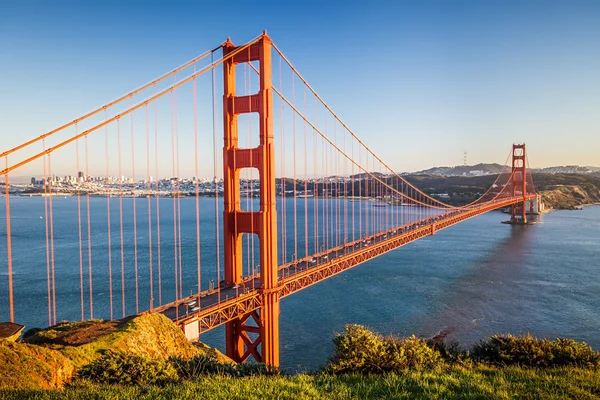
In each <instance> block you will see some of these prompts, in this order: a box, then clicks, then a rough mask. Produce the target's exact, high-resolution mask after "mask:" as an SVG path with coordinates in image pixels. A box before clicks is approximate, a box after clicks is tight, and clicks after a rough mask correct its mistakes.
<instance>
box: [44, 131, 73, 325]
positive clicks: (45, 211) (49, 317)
mask: <svg viewBox="0 0 600 400" xmlns="http://www.w3.org/2000/svg"><path fill="white" fill-rule="evenodd" d="M42 148H43V149H44V150H46V140H45V139H42ZM42 160H43V161H44V179H43V181H42V183H43V185H44V222H45V225H46V276H47V280H48V282H47V283H48V326H51V325H52V289H51V285H50V231H49V224H48V196H47V194H48V190H47V186H48V175H47V165H46V157H44V158H43V159H42ZM80 236H81V234H80ZM80 247H81V244H80Z"/></svg>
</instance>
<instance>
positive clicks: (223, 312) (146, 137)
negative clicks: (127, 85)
mask: <svg viewBox="0 0 600 400" xmlns="http://www.w3.org/2000/svg"><path fill="white" fill-rule="evenodd" d="M218 75H220V76H222V80H221V79H220V78H218ZM220 92H222V93H223V95H222V97H221V96H220V95H217V93H220ZM221 115H222V122H218V120H219V119H220V118H221V117H220V116H221ZM221 133H222V140H221V137H220V134H221ZM169 147H170V148H169ZM221 151H222V153H221ZM401 152H402V151H401V150H400V149H399V154H401ZM169 153H170V154H169ZM1 157H2V158H4V159H5V166H4V169H3V170H2V172H1V173H0V175H2V176H4V185H5V204H4V205H5V212H6V224H5V227H4V229H5V232H4V233H5V235H6V254H5V257H3V259H5V260H6V267H5V268H6V271H7V283H8V291H7V293H6V296H4V297H5V298H3V299H2V304H3V307H5V305H6V307H7V308H8V310H9V316H10V320H11V321H12V322H14V321H15V318H17V319H18V318H19V315H16V316H15V297H16V298H17V299H18V298H20V297H23V296H41V293H28V290H29V288H28V287H21V286H15V285H14V284H13V273H14V272H15V271H18V270H19V269H25V268H26V266H27V265H28V264H29V263H30V262H31V257H33V255H28V252H27V251H24V252H23V251H21V253H19V252H15V251H13V248H17V247H16V246H15V245H16V242H17V241H19V240H22V238H23V235H21V234H20V232H19V229H21V225H19V226H17V225H16V224H15V223H14V221H13V222H11V221H12V219H11V217H12V218H13V219H14V216H13V213H11V195H10V190H11V184H10V183H11V175H12V176H14V174H15V171H17V170H18V171H23V170H29V171H32V170H34V169H36V168H37V170H43V174H44V179H43V189H42V193H41V194H42V198H43V204H42V203H40V214H42V215H43V217H42V218H41V220H42V225H41V228H42V229H41V232H39V235H40V236H39V237H40V242H41V243H43V246H44V255H45V260H44V263H45V267H46V268H45V271H38V273H37V275H38V276H40V275H42V274H43V275H44V278H45V281H46V285H45V286H46V287H45V289H46V293H45V295H46V296H45V297H46V303H47V311H48V325H54V324H56V323H57V321H58V319H57V316H60V315H61V293H60V285H58V286H59V288H58V290H57V282H60V280H61V279H62V278H61V273H64V274H67V272H65V271H68V274H73V273H76V274H78V278H79V280H78V283H79V285H78V288H77V289H78V295H79V296H78V297H79V299H78V300H79V308H80V317H81V319H82V320H84V319H94V318H95V317H97V316H98V314H99V313H98V312H96V313H95V312H94V306H95V305H96V309H98V308H102V309H106V310H107V312H106V314H107V315H106V317H109V318H110V319H113V318H116V317H118V316H119V315H120V316H121V317H125V316H127V315H128V314H139V313H142V312H146V313H162V314H164V315H165V316H167V317H169V318H170V319H172V320H173V321H174V322H175V323H176V324H177V325H178V326H180V327H181V329H182V330H183V331H184V333H185V334H186V336H187V337H188V338H189V339H190V340H198V339H199V337H200V335H201V334H202V333H204V332H206V331H208V330H211V329H213V328H215V327H217V326H221V325H225V345H226V353H227V355H228V356H229V357H231V358H232V359H234V360H235V361H245V360H247V359H249V358H250V357H252V358H254V359H255V360H256V361H259V362H266V363H268V364H272V365H278V364H279V304H280V301H281V300H282V299H283V298H284V297H286V296H289V295H291V294H294V293H296V292H297V291H299V290H302V289H304V288H306V287H308V286H311V285H313V284H315V283H318V282H321V281H323V280H325V279H327V278H329V277H332V276H334V275H336V274H338V273H341V272H343V271H345V270H347V269H350V268H352V267H354V266H357V265H359V264H361V263H363V262H366V261H368V260H370V259H372V258H374V257H377V256H379V255H381V254H384V253H386V252H388V251H391V250H394V249H396V248H398V247H401V246H403V245H406V244H408V243H411V242H413V241H416V240H419V239H421V238H424V237H426V236H429V235H433V234H435V233H436V231H439V230H441V229H444V228H447V227H449V226H452V225H454V224H457V223H459V222H462V221H465V220H467V219H469V218H472V217H475V216H478V215H480V214H483V213H486V212H488V211H492V210H496V209H499V208H506V207H510V208H511V210H512V213H511V222H512V223H518V224H524V223H526V222H527V214H528V212H534V213H535V212H537V209H536V207H537V202H538V197H537V194H536V193H535V187H534V186H533V181H532V179H531V174H530V173H529V170H528V167H527V158H526V148H525V145H524V144H517V145H513V146H512V148H511V151H510V154H509V155H508V158H507V162H505V164H504V169H503V170H502V172H501V173H500V174H498V176H497V178H496V180H495V182H494V183H493V185H492V186H491V187H490V188H489V190H487V191H486V192H485V193H483V194H482V195H481V196H479V197H478V198H477V199H475V200H474V201H473V202H471V203H469V204H466V205H461V206H456V205H450V204H446V203H444V202H442V201H440V200H439V199H436V198H434V197H432V196H430V195H428V194H426V193H425V192H423V191H421V190H419V189H418V188H417V187H416V186H414V185H413V184H411V183H410V182H408V181H407V180H406V179H405V178H404V177H403V176H401V175H399V174H398V173H396V172H395V171H394V170H393V169H392V168H391V167H390V166H389V165H388V164H386V163H385V162H384V161H383V160H382V159H380V158H379V157H378V156H377V155H376V154H375V153H374V152H373V151H372V150H371V149H370V148H369V147H368V146H367V145H366V144H365V143H364V142H363V141H361V140H360V139H359V137H358V136H357V135H356V134H355V133H354V132H353V131H352V130H351V129H350V128H349V127H348V126H347V125H346V124H345V123H344V122H343V121H342V119H341V118H340V117H339V116H338V115H337V114H336V113H334V112H333V110H332V109H331V108H330V107H329V105H328V104H327V103H325V101H324V100H323V99H322V98H321V97H320V96H319V95H318V94H317V92H316V91H315V90H314V89H313V87H312V86H310V85H309V84H308V82H307V81H306V79H305V78H304V77H303V76H302V75H301V74H300V73H299V72H298V70H297V69H296V68H295V66H294V65H293V64H292V63H291V62H290V60H289V59H288V58H287V57H286V56H285V55H284V53H283V52H282V51H281V50H280V49H279V48H278V47H277V46H276V45H275V44H274V43H273V42H272V40H271V39H270V38H269V37H268V36H267V34H266V32H265V33H263V34H262V35H260V36H259V37H257V38H255V39H253V40H251V41H250V42H248V43H246V44H244V45H241V46H235V45H234V44H233V43H232V42H231V41H230V40H229V39H228V40H227V41H226V42H225V43H223V44H222V45H220V46H218V47H216V48H215V49H212V50H210V51H207V52H205V53H203V54H201V55H200V56H198V57H195V58H194V59H192V60H190V61H189V62H187V63H184V64H183V65H181V66H179V67H177V68H175V69H173V70H172V71H170V72H168V73H166V74H164V75H162V76H161V77H159V78H157V79H155V80H153V81H151V82H149V83H147V84H145V85H143V86H141V87H139V88H138V89H136V90H134V91H132V92H129V93H127V94H125V95H123V96H121V97H119V98H117V99H116V100H114V101H111V102H109V103H107V104H105V105H103V106H101V107H99V108H97V109H95V110H93V111H91V112H89V113H87V114H85V115H83V116H81V117H79V118H77V119H75V120H73V121H71V122H69V123H67V124H65V125H62V126H61V127H59V128H57V129H54V130H52V131H49V132H47V133H45V134H43V135H41V136H39V137H36V138H35V139H32V140H29V141H27V142H25V143H23V144H20V145H18V146H16V147H14V148H12V149H9V150H7V151H4V152H3V153H2V154H1ZM181 164H184V168H193V170H194V173H195V178H194V179H193V181H192V186H191V189H190V190H188V191H187V192H186V191H185V190H183V184H182V180H181V179H180V176H181V175H180V171H181ZM211 169H212V171H211V172H212V175H213V178H211V180H210V181H209V182H208V184H207V183H206V182H205V183H201V182H200V180H199V179H198V177H199V176H200V174H201V171H206V170H211ZM59 170H62V171H66V170H68V171H76V172H77V174H79V171H85V172H84V173H82V174H80V176H79V175H78V177H77V184H76V185H75V189H74V192H73V193H72V194H74V195H75V196H76V198H77V202H76V205H75V203H73V207H72V211H71V214H70V215H72V216H73V218H74V221H77V223H76V225H71V224H69V223H67V222H66V219H65V217H64V215H62V214H61V215H60V216H57V215H55V214H56V209H57V205H56V204H55V203H56V202H57V201H58V199H57V198H56V195H57V194H59V193H61V188H60V185H59V184H58V183H57V182H56V180H55V179H53V176H54V174H55V171H59ZM91 170H94V171H102V172H101V173H100V174H99V175H100V176H102V179H103V180H104V182H105V183H106V185H107V186H111V185H109V182H111V179H109V178H110V176H111V175H115V174H116V176H117V177H118V178H117V180H116V181H113V183H112V186H111V187H112V189H111V191H110V192H109V193H108V195H106V196H105V197H106V202H105V203H104V204H105V205H104V206H102V208H101V209H100V210H99V207H98V203H97V202H94V199H91V198H92V197H94V194H95V193H94V190H92V186H93V183H92V180H91V179H90V174H89V172H90V171H91ZM125 174H127V175H128V176H131V177H132V179H131V180H126V179H125V178H124V176H125ZM136 174H137V175H136ZM161 175H162V176H168V177H169V178H168V179H166V181H167V182H168V184H167V186H166V189H165V185H164V181H165V180H164V179H163V180H162V182H163V183H160V182H161V180H160V179H159V176H161ZM276 177H279V178H276ZM96 178H97V179H98V177H96ZM136 178H137V179H142V178H143V180H142V184H140V183H138V181H136ZM161 185H162V186H161ZM207 185H208V187H209V189H208V190H207ZM12 197H14V196H12ZM165 197H167V199H165ZM186 197H190V198H192V199H195V203H194V207H193V212H194V213H195V216H194V218H193V219H194V222H195V229H194V237H193V238H192V237H189V236H185V235H183V234H182V228H181V225H182V221H181V220H182V218H181V216H182V199H185V198H186ZM207 199H213V202H214V203H213V205H212V206H211V207H206V204H207V203H206V201H207ZM255 199H257V200H255ZM95 200H97V199H95ZM13 201H14V200H13ZM161 201H162V203H161ZM184 201H185V200H184ZM165 202H169V203H170V205H169V208H168V210H166V211H167V212H165V207H164V203H165ZM92 203H93V204H92ZM130 206H131V208H129V207H130ZM171 206H172V207H171ZM185 212H186V211H185V207H184V213H185ZM207 213H212V214H214V215H213V217H214V224H213V225H210V224H209V225H207V224H205V223H203V221H204V218H205V215H206V214H207ZM129 215H131V216H132V220H130V219H129ZM184 223H185V222H184ZM11 224H12V225H11ZM61 224H62V225H64V227H61ZM129 225H131V226H129ZM130 228H132V229H130ZM65 231H73V232H75V233H73V232H70V233H71V234H73V235H74V236H73V237H76V238H77V240H76V241H75V242H76V243H64V242H65V241H68V240H67V239H65V237H66V233H65ZM65 246H71V247H70V248H71V249H72V250H74V251H73V254H77V255H78V258H77V257H71V256H69V257H64V256H63V257H60V255H61V254H60V250H59V247H60V248H64V247H65ZM61 265H62V267H61ZM3 269H4V268H3ZM99 274H100V275H102V276H103V279H104V280H103V281H102V282H99V281H96V282H95V281H94V276H97V275H99ZM207 276H212V278H211V279H208V278H207ZM190 281H195V282H194V283H193V284H190ZM99 286H102V288H103V289H101V290H104V289H107V292H102V293H100V294H98V293H97V291H98V287H99ZM184 287H185V288H186V289H187V288H188V287H193V288H195V290H191V289H190V290H191V293H190V294H189V295H186V294H184V293H187V290H184ZM70 289H72V288H70ZM95 290H96V293H94V291H95ZM57 294H58V296H57ZM57 297H58V299H59V300H58V301H57ZM65 299H66V297H65ZM68 299H70V300H63V303H62V304H63V306H62V307H63V308H65V307H66V306H67V302H71V303H72V302H73V300H74V299H73V298H72V297H69V298H68ZM132 299H135V300H134V301H131V300H132ZM146 301H147V302H146ZM99 302H100V303H101V304H102V306H99ZM132 303H134V304H135V311H133V309H131V308H130V309H129V310H128V308H127V304H130V307H132V306H131V304H132ZM71 305H72V304H71ZM119 306H120V307H119ZM118 308H120V310H119V309H118ZM63 314H64V313H63ZM100 314H102V313H100Z"/></svg>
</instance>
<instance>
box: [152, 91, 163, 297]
mask: <svg viewBox="0 0 600 400" xmlns="http://www.w3.org/2000/svg"><path fill="white" fill-rule="evenodd" d="M154 93H156V85H154ZM157 122H158V120H157V111H156V100H155V101H154V165H155V170H154V173H155V177H154V179H156V193H155V198H156V274H157V275H158V304H159V305H162V274H161V258H160V195H159V194H160V178H159V177H158V123H157Z"/></svg>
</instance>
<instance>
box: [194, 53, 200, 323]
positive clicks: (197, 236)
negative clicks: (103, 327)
mask: <svg viewBox="0 0 600 400" xmlns="http://www.w3.org/2000/svg"><path fill="white" fill-rule="evenodd" d="M194 73H196V64H195V63H194ZM194 162H195V167H196V168H195V171H194V172H195V174H196V178H195V179H194V180H195V183H196V185H195V189H196V193H195V194H196V270H197V277H196V278H197V280H198V282H197V285H198V289H197V291H196V293H198V299H197V303H196V304H197V307H198V312H200V309H199V308H200V292H201V291H202V286H201V283H202V282H201V276H200V200H199V198H198V174H199V171H198V107H197V89H196V78H194Z"/></svg>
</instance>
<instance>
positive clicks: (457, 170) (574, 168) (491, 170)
mask: <svg viewBox="0 0 600 400" xmlns="http://www.w3.org/2000/svg"><path fill="white" fill-rule="evenodd" d="M500 171H502V165H500V164H495V163H494V164H477V165H459V166H456V167H433V168H429V169H425V170H423V171H417V172H411V173H404V174H403V175H437V176H446V177H449V176H486V175H497V174H499V173H500ZM531 172H534V173H544V174H584V175H585V174H600V167H592V166H584V167H581V166H579V165H565V166H556V167H546V168H531Z"/></svg>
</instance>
